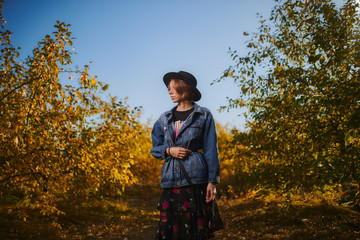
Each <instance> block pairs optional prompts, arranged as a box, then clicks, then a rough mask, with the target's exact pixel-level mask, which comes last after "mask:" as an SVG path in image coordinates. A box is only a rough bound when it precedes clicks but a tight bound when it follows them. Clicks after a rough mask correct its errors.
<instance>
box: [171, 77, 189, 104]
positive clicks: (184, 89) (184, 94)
mask: <svg viewBox="0 0 360 240" xmlns="http://www.w3.org/2000/svg"><path fill="white" fill-rule="evenodd" d="M171 81H174V88H175V90H176V91H177V92H178V93H179V94H180V95H181V99H182V100H187V101H194V98H195V94H194V91H193V89H192V87H190V86H189V85H188V84H187V83H186V82H185V81H183V80H181V79H171ZM171 81H170V82H171ZM170 82H169V83H170Z"/></svg>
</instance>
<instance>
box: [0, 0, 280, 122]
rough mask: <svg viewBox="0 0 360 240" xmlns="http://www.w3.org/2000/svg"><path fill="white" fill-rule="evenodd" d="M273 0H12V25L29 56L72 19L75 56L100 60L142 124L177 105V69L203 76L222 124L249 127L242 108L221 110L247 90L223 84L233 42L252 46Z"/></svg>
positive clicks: (207, 101) (77, 60)
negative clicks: (167, 79)
mask: <svg viewBox="0 0 360 240" xmlns="http://www.w3.org/2000/svg"><path fill="white" fill-rule="evenodd" d="M273 5H274V1H272V0H253V1H250V0H225V1H220V0H103V1H99V0H76V1H75V0H61V1H55V0H31V1H30V0H5V4H4V7H3V15H4V17H5V19H6V21H7V25H6V28H7V29H9V30H10V31H12V32H13V33H14V35H13V37H12V40H13V44H14V45H15V46H19V47H21V48H22V50H21V53H22V54H23V56H22V59H25V58H26V56H27V55H29V54H30V53H31V50H32V49H33V47H34V46H35V45H36V44H37V42H38V41H40V40H41V39H42V38H43V37H44V36H45V35H46V34H50V33H51V32H53V30H54V28H53V25H55V24H56V20H59V21H65V22H66V23H70V24H71V25H72V27H71V31H72V33H73V37H75V38H76V39H75V40H74V45H73V46H74V48H75V51H76V52H77V55H76V56H74V58H73V62H74V64H76V65H78V66H83V65H85V64H88V63H89V62H90V61H92V62H93V63H92V64H91V67H90V70H91V71H90V73H91V74H92V75H97V76H98V79H99V80H100V81H103V82H106V83H108V84H109V85H110V90H109V91H110V93H111V95H113V96H118V97H119V98H120V99H123V98H125V97H128V98H129V99H128V104H130V106H132V107H135V106H143V116H142V118H141V121H142V122H145V121H147V120H148V119H152V120H156V119H157V118H158V117H159V115H160V114H161V113H162V112H164V111H166V110H168V109H170V108H171V107H173V106H174V104H173V103H172V102H171V100H170V98H169V96H168V94H167V90H166V88H165V86H164V84H163V82H162V76H163V75H164V74H165V73H167V72H169V71H180V70H185V71H188V72H191V73H192V74H194V75H195V77H196V78H197V79H198V89H199V90H200V91H201V92H202V95H203V97H202V99H201V100H200V101H199V102H198V103H199V104H200V105H202V106H206V107H208V108H209V109H210V110H211V111H212V113H213V115H214V117H215V119H216V120H217V121H218V122H220V123H221V124H228V125H229V126H231V127H234V126H235V127H238V128H243V126H244V118H243V117H238V116H237V115H238V114H239V113H240V111H239V110H232V111H230V113H219V112H218V109H219V107H220V106H221V105H226V97H227V96H228V97H236V96H237V94H238V92H239V91H240V89H239V88H237V87H236V86H235V85H234V84H233V83H232V82H231V81H228V82H222V83H218V84H215V85H212V86H211V85H210V83H211V82H212V81H213V80H215V79H217V78H219V77H220V76H221V74H222V72H223V71H224V70H225V69H226V68H227V67H228V66H229V65H230V64H231V63H232V61H231V58H230V56H229V54H228V53H227V52H228V48H229V47H231V48H232V49H237V50H238V51H239V52H240V53H241V52H243V53H245V52H246V49H245V40H246V39H245V38H244V37H243V36H242V33H243V32H244V31H250V32H252V31H256V29H257V27H258V19H257V18H256V13H257V12H259V13H260V14H262V15H265V16H266V15H269V13H270V11H271V8H272V6H273Z"/></svg>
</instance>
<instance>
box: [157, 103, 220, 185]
mask: <svg viewBox="0 0 360 240" xmlns="http://www.w3.org/2000/svg"><path fill="white" fill-rule="evenodd" d="M151 137H152V143H153V148H152V149H151V151H150V153H151V154H152V155H153V156H154V157H155V158H157V159H160V160H165V161H164V163H163V166H162V170H161V184H160V185H161V187H163V188H174V187H176V188H177V187H182V186H186V185H189V183H188V182H187V180H186V178H185V176H184V174H183V173H182V171H181V168H180V166H179V162H178V161H179V160H180V161H182V163H183V165H184V167H185V170H186V172H187V174H188V175H189V177H190V180H191V182H192V184H201V183H209V182H213V183H217V182H219V181H220V178H219V156H218V148H217V138H216V129H215V122H214V119H213V116H212V114H211V112H210V111H209V110H208V109H207V108H204V107H200V106H199V105H197V104H194V111H193V112H192V113H191V114H190V115H189V117H188V118H187V119H186V120H185V122H184V124H183V126H182V127H181V129H180V130H179V133H178V136H177V137H176V138H175V129H174V121H173V114H172V110H170V111H167V112H165V113H163V114H162V115H161V116H160V118H159V119H158V120H157V121H156V122H155V124H154V127H153V129H152V132H151ZM168 147H183V148H186V149H189V150H191V151H192V152H191V153H190V155H188V156H187V157H185V158H184V159H182V160H181V159H175V158H173V157H172V156H168V155H167V154H166V153H165V150H166V148H168Z"/></svg>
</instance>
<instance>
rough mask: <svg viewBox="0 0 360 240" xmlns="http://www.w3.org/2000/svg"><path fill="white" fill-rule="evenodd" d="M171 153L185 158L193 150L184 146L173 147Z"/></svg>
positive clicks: (175, 156)
mask: <svg viewBox="0 0 360 240" xmlns="http://www.w3.org/2000/svg"><path fill="white" fill-rule="evenodd" d="M169 153H170V155H171V156H172V157H174V158H179V159H184V158H185V157H187V156H189V154H190V153H191V151H190V150H189V149H186V148H182V147H171V148H170V150H169Z"/></svg>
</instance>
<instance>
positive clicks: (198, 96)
mask: <svg viewBox="0 0 360 240" xmlns="http://www.w3.org/2000/svg"><path fill="white" fill-rule="evenodd" d="M171 79H180V80H183V76H182V75H181V74H179V73H177V72H169V73H167V74H165V75H164V77H163V81H164V83H165V85H166V87H167V86H168V85H169V83H170V81H171ZM192 89H193V91H194V101H199V100H200V99H201V93H200V91H199V90H198V89H197V88H196V87H194V86H192Z"/></svg>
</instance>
